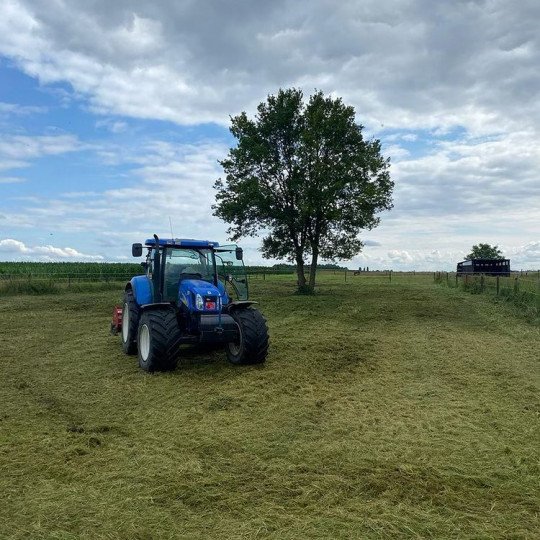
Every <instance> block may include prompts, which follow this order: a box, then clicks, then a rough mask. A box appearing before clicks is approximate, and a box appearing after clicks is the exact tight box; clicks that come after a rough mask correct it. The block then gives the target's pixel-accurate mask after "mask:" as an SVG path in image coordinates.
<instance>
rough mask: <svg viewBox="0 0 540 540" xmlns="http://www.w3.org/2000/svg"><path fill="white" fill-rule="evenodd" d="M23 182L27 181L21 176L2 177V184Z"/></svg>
mask: <svg viewBox="0 0 540 540" xmlns="http://www.w3.org/2000/svg"><path fill="white" fill-rule="evenodd" d="M23 182H26V179H25V178H20V177H19V176H0V184H21V183H23Z"/></svg>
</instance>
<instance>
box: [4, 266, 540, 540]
mask: <svg viewBox="0 0 540 540" xmlns="http://www.w3.org/2000/svg"><path fill="white" fill-rule="evenodd" d="M111 285H112V284H111ZM293 292H294V283H293V281H292V279H291V276H275V277H272V278H271V279H269V278H267V279H266V280H262V279H256V280H253V282H252V296H253V297H254V298H255V299H257V300H259V301H260V308H261V310H262V311H263V312H264V314H265V315H266V317H267V319H268V324H269V328H270V333H271V349H270V355H269V357H268V361H267V363H266V364H265V365H264V366H258V367H234V366H231V365H229V364H227V363H226V361H225V358H224V354H223V353H222V352H219V351H216V352H210V353H209V352H204V353H200V354H198V353H194V352H193V351H186V352H185V354H184V356H183V359H182V361H181V364H180V366H179V368H178V369H177V370H176V371H175V372H172V373H161V374H156V375H148V374H146V373H143V372H142V371H140V370H139V368H138V366H137V362H136V359H134V358H133V357H126V356H124V355H123V354H122V353H121V347H120V342H119V338H118V337H113V336H110V335H109V334H108V329H109V322H110V314H111V311H112V305H113V304H114V303H115V302H118V300H119V298H120V294H121V286H119V287H118V291H115V290H108V291H87V292H84V291H83V292H79V293H73V292H69V291H65V292H64V294H56V295H41V296H25V295H18V296H17V295H12V296H4V297H2V298H1V299H0V302H1V310H0V346H1V350H2V358H1V361H0V370H1V371H0V380H1V384H0V403H1V408H0V494H1V498H2V501H1V504H0V537H1V538H14V539H22V538H25V539H26V538H29V539H40V538H43V539H45V538H46V539H62V540H68V539H96V538H108V539H114V538H122V539H139V540H142V539H158V538H159V539H160V538H171V539H172V538H189V539H199V538H219V539H229V538H231V539H235V538H246V539H248V538H275V539H293V538H294V539H297V538H299V539H307V538H309V539H312V538H313V539H341V538H343V539H350V538H516V539H517V538H531V539H533V538H538V537H539V536H540V523H539V510H540V504H539V502H540V489H539V473H540V469H539V447H540V444H539V443H540V430H539V424H540V400H539V387H540V383H539V379H540V370H539V358H540V354H539V351H540V330H539V328H538V326H537V325H534V324H532V323H529V322H527V321H526V320H524V319H523V318H519V317H515V316H514V315H513V312H512V311H511V310H510V308H509V307H508V306H505V305H495V304H493V303H492V302H490V301H489V299H488V298H487V297H486V296H485V295H471V294H469V293H467V292H463V291H461V290H458V289H452V288H446V287H440V286H437V285H435V284H433V278H432V276H426V277H425V279H418V278H417V279H411V280H407V279H402V280H399V279H396V280H394V281H392V282H389V281H386V280H385V279H383V278H381V279H372V278H368V277H366V278H362V277H355V278H353V279H349V278H348V279H347V282H346V283H345V282H344V276H340V275H337V274H336V275H334V274H331V273H327V274H325V275H323V276H322V277H321V285H320V289H319V294H317V295H315V296H296V295H294V294H293Z"/></svg>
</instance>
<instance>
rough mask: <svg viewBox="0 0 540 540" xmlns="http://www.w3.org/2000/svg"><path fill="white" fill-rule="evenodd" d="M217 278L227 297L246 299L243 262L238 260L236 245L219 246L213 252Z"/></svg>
mask: <svg viewBox="0 0 540 540" xmlns="http://www.w3.org/2000/svg"><path fill="white" fill-rule="evenodd" d="M214 253H215V256H216V268H217V272H218V278H219V280H220V281H221V282H222V283H223V285H224V286H225V290H226V291H227V294H228V296H229V297H231V298H233V299H236V300H247V299H248V282H247V276H246V269H245V267H244V261H243V260H242V259H241V258H239V250H238V249H237V247H236V245H234V244H233V245H230V246H221V247H219V248H216V249H215V250H214Z"/></svg>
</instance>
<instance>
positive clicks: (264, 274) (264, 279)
mask: <svg viewBox="0 0 540 540" xmlns="http://www.w3.org/2000/svg"><path fill="white" fill-rule="evenodd" d="M263 281H266V272H263Z"/></svg>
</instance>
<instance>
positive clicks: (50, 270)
mask: <svg viewBox="0 0 540 540" xmlns="http://www.w3.org/2000/svg"><path fill="white" fill-rule="evenodd" d="M317 268H318V269H321V270H345V268H344V267H340V266H338V265H337V264H320V265H317ZM246 271H247V273H248V274H294V273H295V272H296V267H295V266H294V265H293V264H274V265H273V266H246ZM142 273H143V269H142V267H141V266H140V264H138V263H99V262H0V276H2V275H4V276H8V275H9V276H16V275H24V276H28V275H32V276H36V277H38V276H40V275H41V276H58V277H77V276H82V275H84V276H96V277H98V276H103V277H110V278H114V277H118V278H123V277H128V276H132V275H137V274H142Z"/></svg>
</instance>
